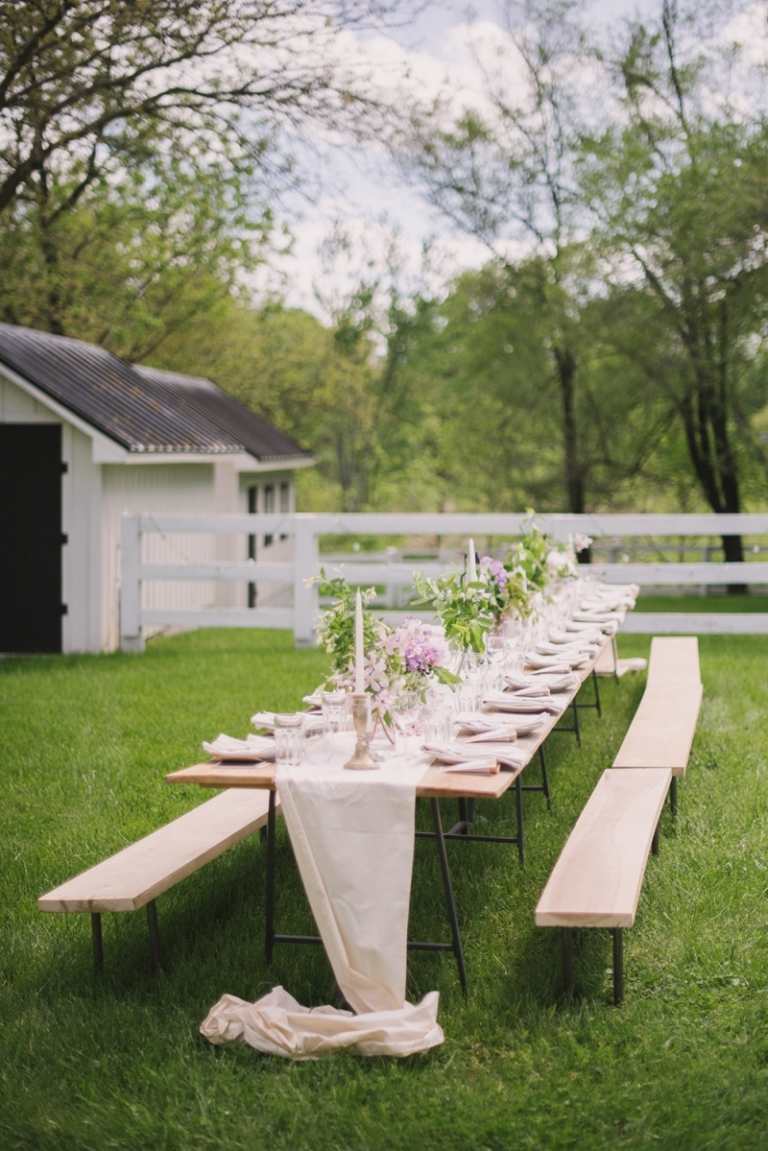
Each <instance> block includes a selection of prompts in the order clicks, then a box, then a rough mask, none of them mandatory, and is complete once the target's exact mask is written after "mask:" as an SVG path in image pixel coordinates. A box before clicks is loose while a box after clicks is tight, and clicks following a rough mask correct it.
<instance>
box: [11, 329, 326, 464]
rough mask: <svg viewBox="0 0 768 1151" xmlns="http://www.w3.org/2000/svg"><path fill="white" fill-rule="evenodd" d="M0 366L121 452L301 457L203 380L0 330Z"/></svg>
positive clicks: (30, 333)
mask: <svg viewBox="0 0 768 1151" xmlns="http://www.w3.org/2000/svg"><path fill="white" fill-rule="evenodd" d="M0 364H5V365H6V366H7V367H9V368H12V369H13V371H15V372H18V374H19V375H20V376H23V377H24V378H25V379H26V380H28V381H29V382H30V383H31V384H34V385H35V387H37V388H39V389H40V390H41V391H42V392H45V393H46V395H48V396H50V397H51V398H52V399H54V400H56V401H57V402H58V403H60V404H61V405H62V406H63V407H65V408H67V410H68V411H71V412H72V413H73V414H74V415H77V416H79V417H80V418H81V419H83V420H85V421H86V422H87V423H89V424H91V425H92V426H93V427H94V428H96V429H98V431H100V432H102V433H103V434H104V435H106V436H109V438H110V439H113V440H115V441H116V442H117V443H118V444H121V445H122V446H123V447H124V448H126V449H127V450H128V451H129V452H143V453H169V452H174V453H194V454H205V455H208V454H218V453H221V454H227V453H236V452H246V453H247V454H249V455H252V456H254V457H255V458H256V459H258V460H273V459H274V460H276V461H277V460H280V459H281V458H285V457H289V456H290V457H296V456H306V455H308V454H309V453H308V452H305V451H304V450H303V449H302V448H300V447H299V445H298V444H297V443H296V442H295V441H294V440H292V439H291V438H290V436H287V435H285V434H284V433H283V432H280V431H278V429H277V428H275V427H273V425H272V424H270V423H269V422H268V421H267V420H265V419H263V418H262V417H261V416H259V415H257V414H256V412H254V411H252V410H251V409H250V408H248V407H246V405H245V404H242V403H240V401H239V400H236V399H235V398H234V396H230V395H227V393H226V392H222V391H221V390H220V389H219V388H217V387H216V385H215V384H214V383H212V382H211V381H210V380H206V379H199V378H197V377H194V376H182V375H179V374H178V373H176V372H165V371H161V370H160V369H159V368H149V367H144V366H142V365H138V364H129V363H126V361H125V360H121V359H120V358H119V357H118V356H113V355H112V354H111V353H110V352H105V351H104V350H103V348H98V347H96V346H95V345H94V344H86V343H84V342H83V341H82V340H73V339H70V338H69V337H67V336H54V335H51V334H50V333H48V332H38V331H35V330H34V329H32V328H21V327H17V326H15V325H13V324H0Z"/></svg>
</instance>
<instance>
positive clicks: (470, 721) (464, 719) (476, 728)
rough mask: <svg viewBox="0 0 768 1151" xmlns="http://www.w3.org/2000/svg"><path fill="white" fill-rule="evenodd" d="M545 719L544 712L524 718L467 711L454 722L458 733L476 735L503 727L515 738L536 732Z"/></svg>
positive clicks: (490, 712)
mask: <svg viewBox="0 0 768 1151" xmlns="http://www.w3.org/2000/svg"><path fill="white" fill-rule="evenodd" d="M547 719H548V716H547V715H546V713H544V712H539V713H538V714H536V715H530V716H525V717H524V716H522V715H509V714H508V713H507V712H493V711H486V712H482V713H477V712H468V711H467V712H464V713H461V714H459V715H457V716H456V719H455V721H454V722H455V723H456V726H457V727H458V728H459V729H460V731H472V732H475V733H476V734H478V735H479V734H481V733H482V732H488V731H496V730H497V729H498V728H500V727H503V728H504V730H506V731H514V732H515V736H521V735H530V734H531V733H532V732H535V731H538V730H539V729H540V728H541V726H542V725H543V724H544V722H545V721H546V720H547Z"/></svg>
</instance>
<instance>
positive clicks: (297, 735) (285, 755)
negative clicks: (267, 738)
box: [275, 712, 305, 767]
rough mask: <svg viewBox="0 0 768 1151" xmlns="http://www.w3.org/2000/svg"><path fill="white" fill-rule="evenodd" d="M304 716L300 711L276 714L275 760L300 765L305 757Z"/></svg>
mask: <svg viewBox="0 0 768 1151" xmlns="http://www.w3.org/2000/svg"><path fill="white" fill-rule="evenodd" d="M304 738H305V731H304V716H303V715H301V714H300V713H298V712H294V713H291V714H290V715H276V716H275V761H276V762H277V763H278V764H283V766H285V767H298V766H299V764H300V763H301V761H302V759H303V758H304Z"/></svg>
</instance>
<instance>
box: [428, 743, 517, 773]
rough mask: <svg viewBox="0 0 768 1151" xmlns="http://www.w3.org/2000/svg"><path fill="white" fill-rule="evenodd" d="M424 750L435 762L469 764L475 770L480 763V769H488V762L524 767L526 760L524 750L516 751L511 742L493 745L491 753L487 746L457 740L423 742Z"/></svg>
mask: <svg viewBox="0 0 768 1151" xmlns="http://www.w3.org/2000/svg"><path fill="white" fill-rule="evenodd" d="M424 751H426V753H427V754H428V755H430V756H431V757H432V759H433V760H435V761H436V762H437V763H440V764H448V765H449V766H458V765H461V766H462V767H466V766H467V765H470V768H471V769H472V770H475V771H476V770H478V767H479V765H481V764H482V765H483V767H482V770H483V771H488V764H489V763H492V764H497V765H498V764H502V765H503V766H505V767H512V768H514V767H525V765H526V763H527V762H528V756H527V755H526V754H525V752H521V751H518V750H517V749H516V748H515V747H514V746H513V745H512V744H508V745H506V746H505V745H500V746H499V747H494V749H493V753H492V754H491V753H489V751H488V749H487V748H484V747H480V746H478V745H477V744H470V745H469V746H467V744H466V743H459V742H454V743H425V744H424ZM497 770H498V767H497Z"/></svg>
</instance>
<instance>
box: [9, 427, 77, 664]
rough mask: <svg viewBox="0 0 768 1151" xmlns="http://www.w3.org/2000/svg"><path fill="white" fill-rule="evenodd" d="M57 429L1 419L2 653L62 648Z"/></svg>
mask: <svg viewBox="0 0 768 1151" xmlns="http://www.w3.org/2000/svg"><path fill="white" fill-rule="evenodd" d="M61 473H62V463H61V427H60V426H59V425H57V424H0V651H19V652H31V651H61V617H62V612H63V608H62V602H61V548H62V544H63V542H64V538H63V536H62V532H61Z"/></svg>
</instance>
